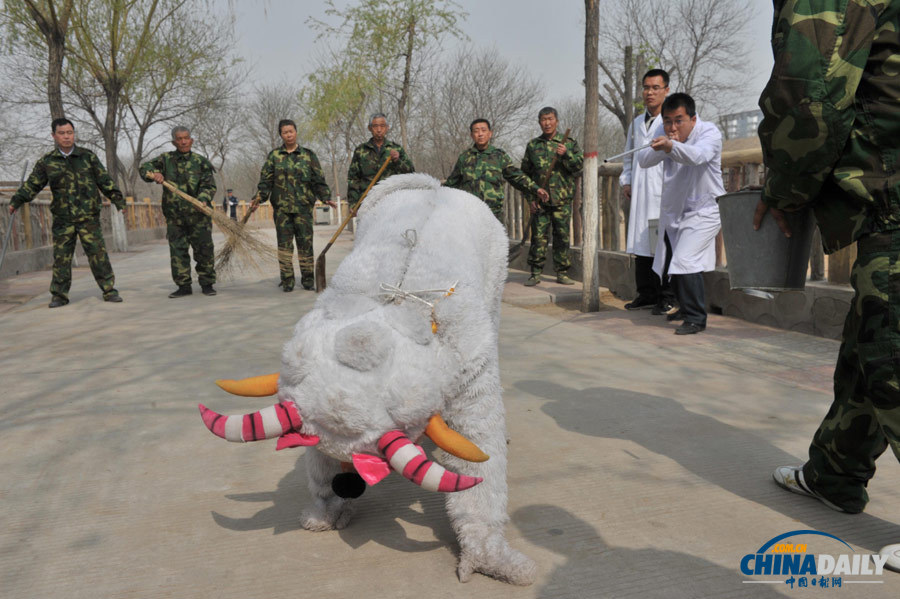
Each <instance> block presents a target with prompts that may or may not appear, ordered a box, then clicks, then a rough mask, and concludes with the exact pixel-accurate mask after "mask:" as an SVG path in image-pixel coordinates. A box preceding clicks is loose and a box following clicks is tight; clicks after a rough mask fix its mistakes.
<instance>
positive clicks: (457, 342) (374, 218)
mask: <svg viewBox="0 0 900 599" xmlns="http://www.w3.org/2000/svg"><path fill="white" fill-rule="evenodd" d="M507 251H508V243H507V237H506V234H505V231H504V230H503V227H502V226H501V225H500V224H499V223H498V222H497V219H496V218H494V216H493V215H492V214H491V212H490V210H489V209H488V208H487V206H486V205H485V204H484V203H483V202H481V201H480V200H478V199H477V198H475V197H474V196H472V195H469V194H468V193H465V192H463V191H459V190H455V189H449V188H441V187H440V183H439V182H438V181H437V180H436V179H434V178H432V177H429V176H427V175H422V174H412V175H399V176H394V177H391V178H390V179H387V180H386V181H384V182H382V183H379V184H378V185H377V186H376V187H374V188H373V189H372V191H371V192H370V194H369V196H368V197H367V198H366V200H365V202H364V203H363V205H362V207H361V209H360V211H359V229H358V233H357V236H356V241H355V243H354V248H353V251H352V252H351V253H350V254H349V255H348V256H347V257H346V258H345V259H344V260H343V262H342V263H341V265H340V267H339V268H338V270H337V272H336V273H335V274H334V276H333V277H332V279H331V282H330V283H329V286H328V288H327V289H326V290H325V291H324V292H323V293H322V294H321V296H320V297H319V299H318V301H317V302H316V305H315V307H314V308H313V310H311V311H310V312H309V313H308V314H306V316H304V317H303V318H302V319H301V320H300V321H299V322H298V323H297V326H296V328H295V330H294V337H293V338H292V339H291V340H290V341H288V342H287V344H286V345H285V347H284V351H283V354H282V370H281V377H280V379H279V382H278V398H279V400H280V401H282V402H293V403H294V404H296V406H297V408H299V414H300V416H301V417H302V427H301V429H302V433H303V434H304V435H307V436H308V437H306V438H307V439H310V438H313V436H316V437H318V444H317V445H315V447H310V448H308V449H307V450H306V455H305V459H306V464H307V470H308V474H309V488H310V492H311V494H312V496H313V498H314V500H313V505H312V506H310V507H309V508H308V509H307V510H306V511H305V512H304V514H303V517H302V525H303V527H304V528H307V529H309V530H329V529H334V528H343V527H345V526H347V524H348V523H349V521H350V517H351V515H352V511H353V502H354V500H353V499H346V498H342V497H338V496H337V495H336V494H335V492H334V491H333V490H332V481H333V480H334V479H335V477H336V476H337V475H339V474H340V473H341V462H349V461H351V460H352V459H353V457H354V455H355V456H360V455H361V454H369V456H382V455H383V454H382V453H381V452H380V451H379V447H378V443H379V440H380V439H382V437H383V436H385V434H386V433H388V432H389V431H394V430H399V431H401V432H403V433H405V435H406V436H407V437H408V438H409V439H416V438H417V437H419V436H420V435H421V434H422V432H423V431H424V430H425V427H426V425H427V424H428V421H429V419H430V418H431V417H432V416H433V415H434V414H441V415H442V416H443V418H444V419H445V420H446V421H447V422H448V424H449V425H450V426H451V427H453V428H454V429H456V430H457V431H459V432H460V433H462V434H463V435H464V436H465V437H467V438H468V439H470V440H471V441H473V442H474V443H475V444H477V445H478V446H479V447H480V448H481V449H483V450H484V451H485V452H486V453H487V454H488V455H489V456H490V459H489V460H487V461H485V462H481V463H472V462H467V461H464V460H462V459H460V458H457V457H454V456H453V455H450V454H448V453H446V452H443V451H440V450H439V451H438V452H437V456H438V458H439V460H440V461H441V462H442V463H444V464H445V465H446V466H447V468H448V469H449V470H451V471H455V472H458V473H460V474H462V475H469V476H473V477H481V478H483V479H484V481H483V482H482V483H481V484H478V485H477V486H474V487H472V488H469V489H468V490H465V491H461V492H456V493H447V495H446V505H447V511H448V513H449V516H450V521H451V524H452V526H453V529H454V530H455V531H456V534H457V538H458V540H459V544H460V558H459V568H458V575H459V578H460V580H461V581H466V580H468V579H469V577H470V576H471V574H472V572H473V571H477V572H482V573H484V574H487V575H489V576H493V577H496V578H498V579H500V580H504V581H507V582H511V583H514V584H523V585H524V584H530V583H532V582H533V581H534V578H535V571H536V567H535V564H534V562H533V561H532V560H531V559H529V558H528V557H526V556H525V555H523V554H522V553H520V552H518V551H516V550H514V549H512V548H510V547H509V545H508V543H507V541H506V539H505V538H504V534H503V528H504V525H505V523H506V522H507V520H508V516H507V513H506V501H507V486H506V425H505V420H504V409H503V403H502V399H501V387H500V375H499V364H498V357H497V336H498V327H499V320H500V299H501V293H502V291H503V284H504V282H505V280H506V260H507ZM451 287H453V292H452V293H450V294H449V295H448V291H449V290H450V288H451ZM422 290H425V291H422ZM429 290H430V291H429ZM204 409H205V408H201V411H203V410H204ZM271 418H272V416H271V415H270V416H269V420H270V421H271ZM285 418H286V417H285ZM206 419H207V417H206V416H204V420H206ZM284 422H288V421H287V420H286V419H285V420H284ZM207 424H208V426H210V428H211V430H212V428H213V427H212V426H211V424H210V422H208V423H207ZM286 426H288V427H289V426H290V423H288V424H287V425H286ZM275 428H276V429H277V428H278V427H277V425H276V426H275ZM280 434H281V432H277V435H280ZM277 435H271V434H270V435H267V436H270V437H271V436H277ZM312 442H315V439H313V441H312ZM305 444H309V443H305ZM398 453H399V452H398ZM413 453H414V452H413ZM391 463H392V464H393V463H394V461H393V460H391ZM367 480H368V479H367ZM476 484H477V481H476ZM423 486H425V485H424V484H423Z"/></svg>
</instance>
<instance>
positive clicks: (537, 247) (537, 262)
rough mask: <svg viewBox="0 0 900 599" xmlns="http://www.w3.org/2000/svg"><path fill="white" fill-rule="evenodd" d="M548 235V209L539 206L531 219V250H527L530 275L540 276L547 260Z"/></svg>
mask: <svg viewBox="0 0 900 599" xmlns="http://www.w3.org/2000/svg"><path fill="white" fill-rule="evenodd" d="M549 235H550V212H549V208H545V207H544V206H542V205H539V207H538V211H537V212H535V213H534V216H532V217H531V248H530V249H529V250H528V265H529V266H530V267H531V274H532V275H538V276H540V274H541V272H543V270H544V260H546V259H547V245H548V244H549V239H548V236H549Z"/></svg>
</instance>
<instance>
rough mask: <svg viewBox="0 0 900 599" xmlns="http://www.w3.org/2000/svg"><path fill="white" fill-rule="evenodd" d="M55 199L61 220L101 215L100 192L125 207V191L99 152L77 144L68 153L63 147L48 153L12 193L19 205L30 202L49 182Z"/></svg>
mask: <svg viewBox="0 0 900 599" xmlns="http://www.w3.org/2000/svg"><path fill="white" fill-rule="evenodd" d="M48 183H49V184H50V192H51V193H52V194H53V201H52V202H51V203H50V212H51V213H53V217H54V218H55V219H59V220H67V221H69V220H71V221H79V220H88V219H95V218H98V217H99V216H100V192H102V193H103V195H105V196H106V197H108V198H109V199H110V201H112V203H113V204H115V205H116V207H117V208H118V209H119V210H121V209H123V208H124V207H125V199H124V198H123V197H122V192H121V191H119V188H118V187H116V184H115V183H113V180H112V179H111V178H110V176H109V173H108V172H106V168H104V166H103V165H102V164H101V163H100V159H99V158H97V155H96V154H94V153H93V152H91V151H90V150H88V149H85V148H81V147H79V146H75V147H74V148H72V153H71V154H69V156H68V157H66V156H64V155H63V154H62V153H61V152H60V151H59V149H57V148H54V150H53V151H52V152H48V153H47V154H44V155H43V156H42V157H41V158H40V159H39V160H38V161H37V162H36V163H35V165H34V170H32V171H31V176H29V177H28V179H27V180H26V181H25V183H24V184H23V185H22V187H20V188H19V190H18V191H17V192H16V193H15V195H14V196H13V197H12V200H11V204H12V206H13V207H14V208H19V207H20V206H21V205H22V204H24V203H25V202H30V201H31V200H33V199H34V196H36V195H37V194H38V192H40V191H41V190H42V189H44V187H46V185H47V184H48Z"/></svg>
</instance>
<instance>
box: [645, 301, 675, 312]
mask: <svg viewBox="0 0 900 599" xmlns="http://www.w3.org/2000/svg"><path fill="white" fill-rule="evenodd" d="M674 307H675V306H674V305H672V304H671V303H670V302H668V301H661V302H657V303H656V305H655V306H653V309H652V310H650V314H653V315H654V316H662V315H663V314H668V313H669V312H671V311H672V308H674Z"/></svg>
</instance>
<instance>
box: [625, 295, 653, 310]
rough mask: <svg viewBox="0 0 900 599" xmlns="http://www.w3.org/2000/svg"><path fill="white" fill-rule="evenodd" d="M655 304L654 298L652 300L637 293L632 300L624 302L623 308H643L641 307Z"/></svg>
mask: <svg viewBox="0 0 900 599" xmlns="http://www.w3.org/2000/svg"><path fill="white" fill-rule="evenodd" d="M655 305H656V300H652V299H650V298H647V297H644V296H642V295H639V296H637V297H636V298H634V300H633V301H631V302H628V303H627V304H625V309H626V310H643V309H646V308H650V307H652V306H655Z"/></svg>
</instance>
